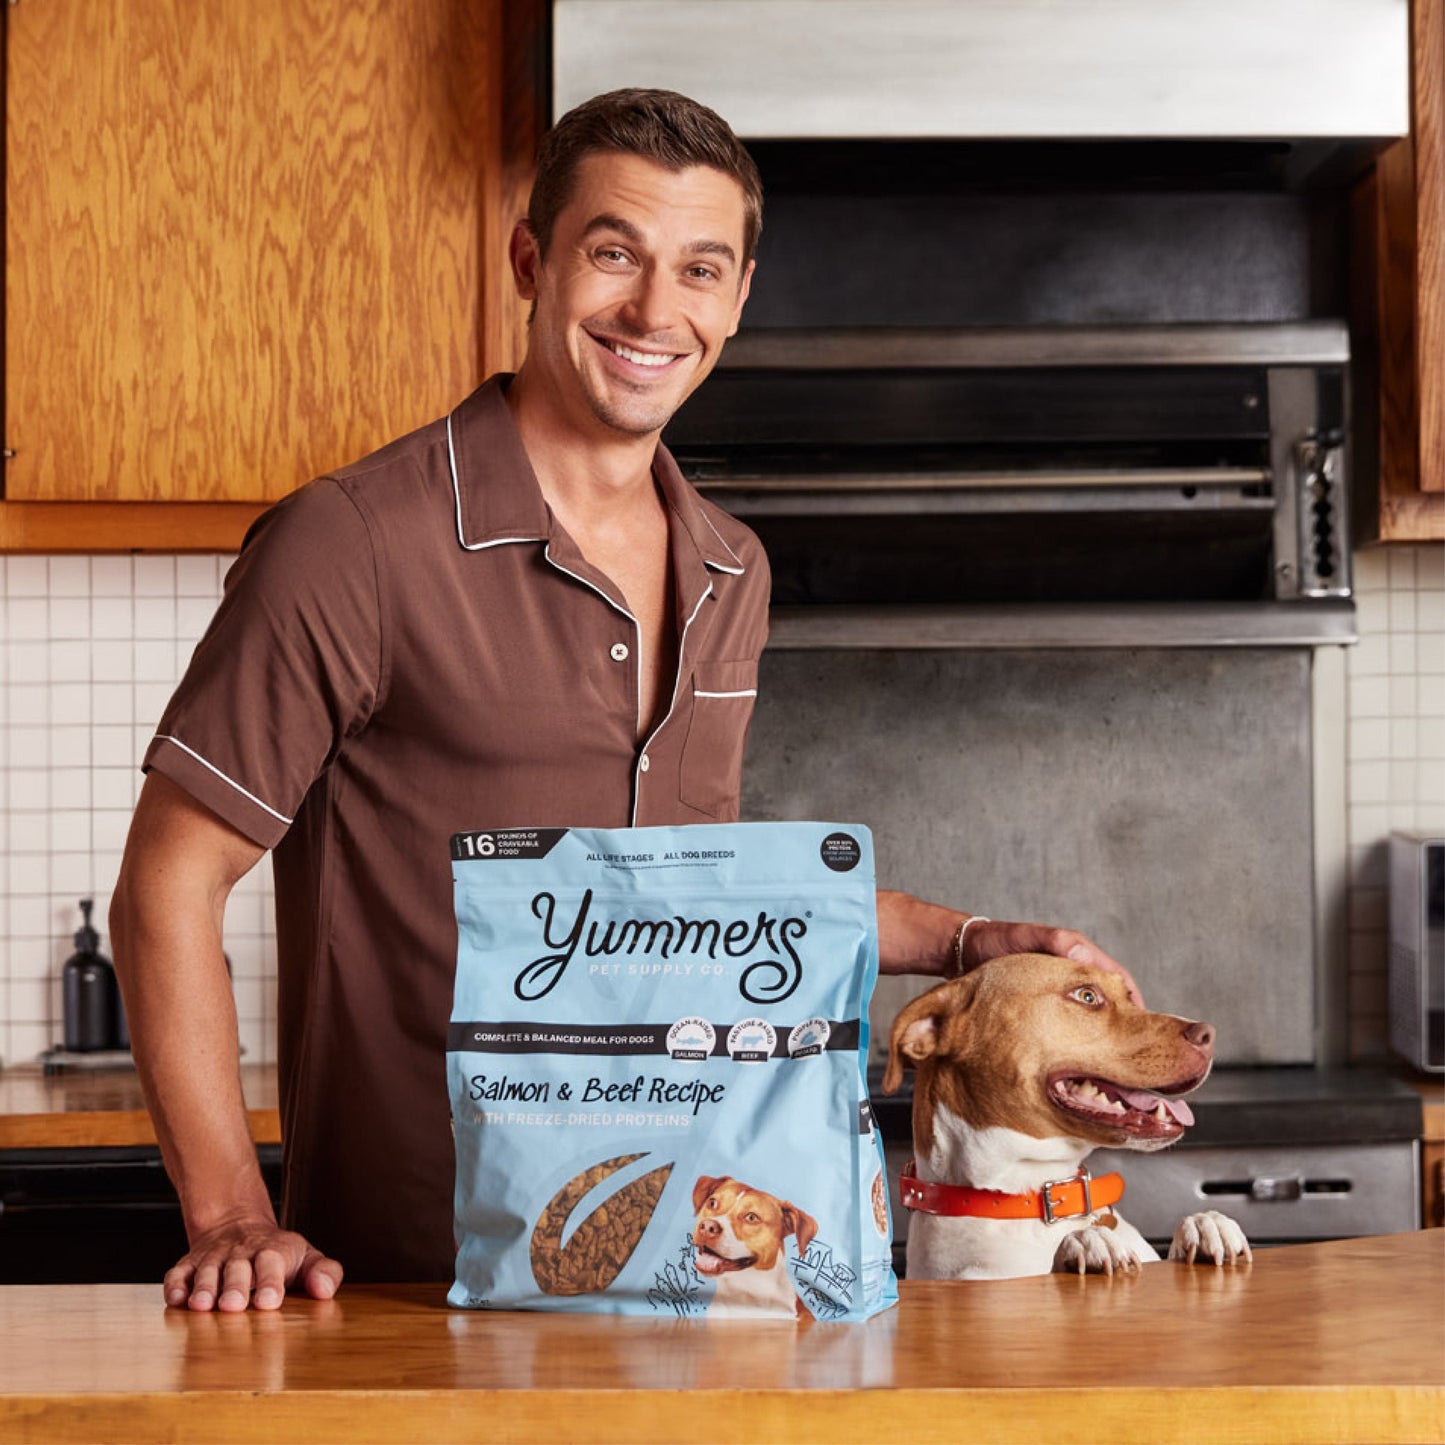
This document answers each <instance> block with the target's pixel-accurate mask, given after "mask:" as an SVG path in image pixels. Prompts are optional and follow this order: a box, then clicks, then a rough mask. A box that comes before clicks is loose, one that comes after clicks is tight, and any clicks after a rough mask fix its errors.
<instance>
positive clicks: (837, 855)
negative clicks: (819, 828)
mask: <svg viewBox="0 0 1445 1445" xmlns="http://www.w3.org/2000/svg"><path fill="white" fill-rule="evenodd" d="M818 852H819V854H820V855H821V857H822V859H823V862H824V863H825V864H826V865H827V866H828V867H829V868H831V869H832V870H833V872H835V873H847V872H848V871H849V870H850V869H852V868H856V867H857V866H858V864H859V863H860V862H862V859H863V850H862V849H861V848H860V847H859V846H858V840H857V839H856V838H855V837H854V836H853V835H852V834H851V833H829V834H828V836H827V837H826V838H824V839H823V846H822V847H821V848H820V849H819V850H818Z"/></svg>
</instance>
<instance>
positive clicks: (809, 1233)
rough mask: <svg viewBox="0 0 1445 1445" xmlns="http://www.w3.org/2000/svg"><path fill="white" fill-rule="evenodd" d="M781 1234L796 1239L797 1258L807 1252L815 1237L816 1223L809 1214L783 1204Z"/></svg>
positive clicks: (796, 1207)
mask: <svg viewBox="0 0 1445 1445" xmlns="http://www.w3.org/2000/svg"><path fill="white" fill-rule="evenodd" d="M783 1233H784V1234H794V1235H797V1237H798V1258H799V1259H801V1258H802V1257H803V1256H804V1255H805V1254H807V1252H808V1246H809V1245H810V1244H812V1242H813V1240H814V1239H815V1238H816V1237H817V1233H818V1221H817V1220H816V1219H814V1218H813V1216H812V1215H811V1214H808V1213H807V1212H806V1211H804V1210H802V1209H799V1208H798V1206H797V1205H796V1204H788V1203H786V1202H784V1203H783Z"/></svg>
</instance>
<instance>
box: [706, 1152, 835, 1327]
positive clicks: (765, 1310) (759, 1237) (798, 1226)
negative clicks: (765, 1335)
mask: <svg viewBox="0 0 1445 1445" xmlns="http://www.w3.org/2000/svg"><path fill="white" fill-rule="evenodd" d="M692 1207H693V1209H694V1211H695V1212H696V1214H697V1223H696V1225H694V1227H693V1231H692V1242H693V1247H694V1251H695V1253H694V1257H693V1268H694V1269H696V1270H697V1272H698V1273H699V1274H700V1275H702V1276H703V1277H704V1278H707V1279H712V1280H716V1281H717V1289H716V1291H715V1292H714V1293H713V1297H712V1302H711V1303H710V1304H709V1305H708V1313H709V1314H723V1315H739V1316H748V1315H753V1316H757V1315H767V1316H772V1317H773V1318H777V1317H779V1316H786V1317H787V1318H789V1319H796V1318H799V1317H806V1316H807V1315H808V1314H809V1311H808V1309H807V1307H806V1306H805V1305H804V1304H803V1302H802V1300H801V1299H799V1298H798V1296H797V1293H796V1291H795V1290H794V1289H793V1281H792V1277H791V1276H790V1275H789V1273H788V1255H787V1249H786V1246H785V1245H784V1243H783V1241H784V1240H785V1239H786V1238H787V1237H788V1235H790V1234H791V1235H793V1236H794V1238H795V1239H796V1240H797V1246H798V1253H799V1255H803V1254H805V1253H807V1249H808V1245H809V1244H811V1243H812V1241H813V1236H814V1235H816V1234H817V1232H818V1225H817V1221H816V1220H815V1219H814V1218H813V1216H812V1215H811V1214H807V1213H805V1212H804V1211H803V1210H801V1209H799V1208H798V1207H797V1206H796V1205H794V1204H789V1203H788V1202H787V1201H786V1200H785V1199H778V1198H777V1197H775V1196H774V1195H772V1194H767V1193H765V1192H764V1191H763V1190H761V1189H754V1188H753V1187H752V1186H751V1185H748V1184H742V1183H739V1181H738V1180H736V1179H732V1178H729V1177H728V1176H727V1175H723V1176H722V1177H721V1178H712V1177H711V1176H709V1175H706V1174H705V1175H703V1176H702V1178H700V1179H699V1180H698V1181H697V1183H696V1184H695V1185H693V1189H692Z"/></svg>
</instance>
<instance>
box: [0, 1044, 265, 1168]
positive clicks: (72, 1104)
mask: <svg viewBox="0 0 1445 1445" xmlns="http://www.w3.org/2000/svg"><path fill="white" fill-rule="evenodd" d="M241 1085H242V1088H243V1089H244V1091H245V1096H246V1108H247V1111H248V1112H249V1114H250V1118H251V1136H252V1137H253V1138H254V1139H255V1141H256V1142H257V1143H258V1144H279V1143H280V1142H281V1116H280V1115H279V1113H278V1112H277V1107H276V1070H275V1069H274V1068H272V1067H271V1066H270V1065H267V1064H243V1065H242V1067H241ZM155 1142H156V1136H155V1130H154V1129H152V1128H151V1121H150V1116H149V1115H148V1114H147V1113H146V1107H145V1100H144V1099H142V1097H141V1088H140V1080H139V1079H138V1078H137V1077H136V1075H135V1072H134V1070H131V1069H110V1070H106V1071H104V1072H97V1073H80V1072H76V1073H63V1074H46V1073H44V1072H43V1071H42V1070H41V1069H40V1068H39V1066H38V1065H20V1066H18V1067H11V1068H7V1069H6V1070H5V1071H4V1072H3V1073H0V1149H81V1148H87V1147H93V1146H107V1145H135V1144H154V1143H155Z"/></svg>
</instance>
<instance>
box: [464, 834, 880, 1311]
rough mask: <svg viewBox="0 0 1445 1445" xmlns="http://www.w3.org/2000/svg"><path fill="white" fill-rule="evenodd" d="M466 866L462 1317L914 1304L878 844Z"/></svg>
mask: <svg viewBox="0 0 1445 1445" xmlns="http://www.w3.org/2000/svg"><path fill="white" fill-rule="evenodd" d="M452 860H453V878H454V884H455V899H456V915H457V931H458V935H459V941H458V950H457V977H456V996H455V1006H454V1008H453V1012H452V1022H451V1028H450V1033H449V1037H448V1041H447V1050H448V1052H447V1074H448V1080H449V1086H450V1090H451V1101H452V1119H453V1126H454V1133H455V1138H456V1152H457V1186H456V1233H457V1244H458V1253H457V1277H456V1283H455V1284H454V1285H453V1286H452V1289H451V1293H450V1295H449V1299H450V1301H451V1303H452V1304H454V1305H459V1306H464V1307H469V1308H493V1309H555V1310H589V1311H601V1312H609V1313H619V1314H640V1315H648V1316H662V1317H674V1316H704V1315H707V1316H713V1317H716V1316H719V1315H740V1316H759V1315H763V1316H781V1317H786V1318H799V1317H808V1316H813V1317H816V1318H819V1319H828V1320H859V1319H863V1318H865V1317H866V1316H868V1315H870V1314H873V1313H875V1312H876V1311H878V1310H881V1309H884V1308H886V1307H887V1306H888V1305H890V1304H892V1303H893V1302H894V1301H895V1300H896V1299H897V1284H896V1281H895V1279H894V1276H893V1268H892V1253H891V1249H890V1241H891V1238H892V1231H891V1228H890V1222H889V1213H888V1190H887V1183H886V1179H885V1175H884V1168H883V1150H882V1144H881V1141H880V1140H879V1138H878V1135H877V1133H876V1131H875V1130H874V1127H873V1119H872V1115H871V1113H870V1111H869V1108H868V1093H867V1086H866V1083H865V1076H864V1065H865V1062H866V1060H867V1057H868V1023H867V1020H868V999H869V995H870V993H871V992H872V988H873V984H874V981H875V979H876V977H877V971H878V939H877V919H876V912H875V901H874V881H873V850H872V839H871V836H870V834H869V833H868V830H867V829H866V828H862V827H858V826H853V825H849V826H836V825H828V824H822V823H738V824H707V825H703V826H697V827H679V828H619V829H596V828H590V829H589V828H573V829H556V828H554V829H546V828H535V829H509V830H504V831H496V832H478V833H460V834H458V835H457V836H455V837H454V838H453V839H452Z"/></svg>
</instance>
